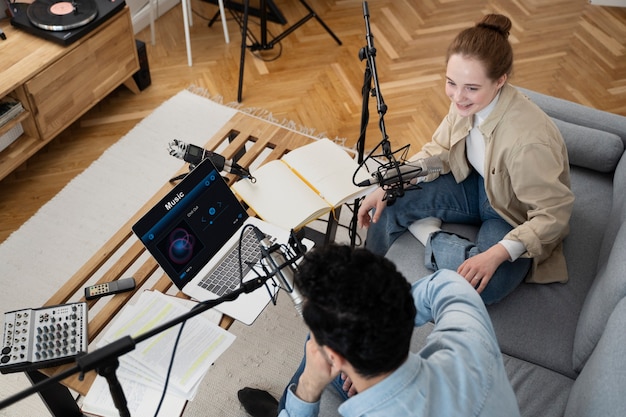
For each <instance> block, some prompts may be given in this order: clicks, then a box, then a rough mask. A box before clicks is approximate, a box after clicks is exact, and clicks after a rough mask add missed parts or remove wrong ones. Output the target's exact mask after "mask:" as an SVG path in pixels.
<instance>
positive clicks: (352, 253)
mask: <svg viewBox="0 0 626 417" xmlns="http://www.w3.org/2000/svg"><path fill="white" fill-rule="evenodd" d="M295 284H296V287H297V288H298V289H299V290H300V292H301V293H302V295H303V297H304V299H305V301H304V305H303V311H302V314H303V317H304V321H305V323H306V324H307V326H308V327H309V329H310V330H311V333H313V335H314V336H315V339H316V340H317V342H318V343H319V344H320V345H323V346H328V347H329V348H331V349H333V350H335V351H336V352H338V353H339V354H341V355H342V356H343V357H345V358H346V359H347V360H348V362H350V364H351V365H352V366H353V367H354V369H355V370H356V371H357V372H358V373H359V374H360V375H362V376H364V377H373V376H377V375H380V374H383V373H386V372H390V371H393V370H395V369H396V368H398V367H399V366H400V365H401V364H402V363H403V362H404V361H405V360H406V358H407V355H408V352H409V344H410V341H411V335H412V332H413V327H414V323H415V314H416V309H415V304H414V302H413V297H412V295H411V286H410V284H409V283H408V282H407V281H406V279H405V278H404V277H403V276H402V274H401V273H400V272H399V271H398V270H397V269H396V267H395V265H394V264H393V263H392V262H391V261H389V260H388V259H386V258H384V257H382V256H378V255H375V254H373V253H371V252H370V251H368V250H367V249H360V248H357V249H353V248H351V247H349V246H344V245H336V244H330V245H327V246H323V247H317V248H314V249H312V250H311V251H309V252H308V253H307V254H306V255H305V257H304V259H303V261H302V262H301V264H300V267H299V270H298V272H297V273H296V276H295Z"/></svg>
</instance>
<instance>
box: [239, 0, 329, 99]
mask: <svg viewBox="0 0 626 417" xmlns="http://www.w3.org/2000/svg"><path fill="white" fill-rule="evenodd" d="M299 1H300V3H301V4H302V5H303V6H304V7H305V8H306V9H307V11H308V14H307V15H306V16H304V17H303V18H302V19H300V20H298V21H297V22H296V23H294V24H293V25H292V26H290V27H289V28H287V30H285V31H284V32H282V33H281V34H279V35H278V36H276V37H274V38H273V39H271V40H269V41H268V36H267V18H268V15H267V9H268V7H271V8H272V10H277V9H276V5H274V4H273V2H272V0H260V1H259V16H260V19H261V25H260V26H261V40H260V41H259V40H257V39H256V38H255V37H254V36H253V35H251V34H249V33H248V17H249V14H250V0H244V7H243V17H242V19H241V20H240V19H239V18H237V17H236V18H235V19H236V20H237V23H238V24H239V26H240V27H241V30H242V33H241V58H240V62H239V86H238V89H237V101H238V102H240V103H241V99H242V92H243V71H244V66H245V56H246V48H250V50H251V51H259V50H269V49H272V48H274V46H275V45H276V44H277V43H278V42H280V41H281V40H283V39H284V38H285V37H287V36H288V35H289V34H291V33H292V32H293V31H295V30H296V29H298V28H299V27H300V26H302V25H303V24H305V23H306V22H307V21H309V20H310V19H312V18H315V20H317V21H318V22H319V24H320V25H322V27H323V28H324V29H325V30H326V32H328V34H329V35H330V36H332V38H333V39H334V40H335V41H336V42H337V44H338V45H341V40H340V39H339V38H338V37H337V36H336V35H335V34H334V33H333V31H332V30H331V29H330V28H329V27H328V26H327V25H326V23H324V21H323V20H322V19H321V18H320V17H319V16H318V15H317V13H315V11H314V10H313V9H312V8H311V6H309V5H308V4H307V3H306V1H304V0H299ZM248 36H250V38H251V39H252V41H253V43H252V44H251V45H249V46H247V45H246V40H247V38H248Z"/></svg>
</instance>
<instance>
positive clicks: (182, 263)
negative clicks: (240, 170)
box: [132, 160, 290, 325]
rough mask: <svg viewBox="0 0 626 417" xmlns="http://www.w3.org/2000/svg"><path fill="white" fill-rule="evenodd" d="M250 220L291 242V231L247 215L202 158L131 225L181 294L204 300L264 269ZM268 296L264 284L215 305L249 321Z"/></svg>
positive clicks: (281, 241) (272, 235)
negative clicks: (260, 263)
mask: <svg viewBox="0 0 626 417" xmlns="http://www.w3.org/2000/svg"><path fill="white" fill-rule="evenodd" d="M248 225H254V226H256V227H257V228H258V229H260V230H261V231H262V232H263V234H265V235H266V236H267V237H268V238H269V239H270V241H271V242H273V243H278V244H284V245H288V244H289V237H290V232H289V231H287V230H284V229H282V228H280V227H277V226H274V225H272V224H269V223H267V222H264V221H262V220H259V219H257V218H255V217H250V216H249V215H248V214H247V213H246V210H245V209H244V207H243V206H242V205H241V203H240V202H239V200H238V199H237V197H236V196H235V194H234V193H233V192H232V191H231V189H230V187H229V186H228V184H226V182H225V181H224V179H223V178H222V177H221V176H220V174H219V172H218V171H217V170H216V168H215V167H214V166H213V164H212V163H211V162H210V161H209V160H205V161H204V162H202V163H201V164H199V165H198V166H197V167H196V168H195V169H194V170H193V171H191V172H190V173H189V174H188V175H187V176H186V177H185V178H184V179H183V180H182V181H181V182H180V183H178V184H177V185H176V186H175V187H174V188H173V189H172V190H171V191H170V192H169V193H168V194H167V195H166V196H165V197H164V198H163V199H162V200H161V201H160V202H159V203H157V204H156V205H155V206H154V207H153V208H152V209H150V211H148V213H146V214H145V215H144V216H143V217H142V218H141V219H140V220H139V221H138V222H137V223H136V224H135V225H134V226H133V228H132V229H133V232H134V233H135V234H136V235H137V237H138V238H139V239H140V240H141V242H142V243H143V244H144V245H145V247H146V249H147V250H148V251H149V252H150V254H151V255H152V256H153V257H154V258H155V259H156V261H157V262H158V263H159V265H160V266H161V268H163V270H164V271H165V273H166V274H167V275H168V276H169V277H170V279H171V280H172V281H173V282H174V284H175V285H176V286H177V287H178V288H179V289H180V290H181V291H182V292H183V293H184V294H186V295H188V296H189V297H191V298H193V299H195V300H198V301H205V300H211V299H215V298H218V297H220V296H222V295H223V294H224V293H228V292H230V291H232V290H234V289H236V288H238V287H239V286H240V283H241V282H242V278H241V277H242V276H243V282H246V281H248V280H250V279H253V278H255V277H257V276H258V275H257V272H258V273H259V274H261V275H264V272H263V270H262V269H261V267H260V266H259V264H258V262H259V261H260V259H261V251H260V244H259V240H258V237H257V236H256V235H255V234H254V232H253V230H252V228H251V227H250V226H248ZM240 242H241V245H240ZM240 252H241V255H240ZM240 259H241V262H240V261H239V260H240ZM255 271H256V272H255ZM222 281H226V282H222ZM270 300H271V298H270V291H268V289H266V288H264V287H262V288H259V289H257V290H256V291H253V292H251V293H248V294H241V295H240V296H239V297H238V298H237V299H236V300H234V301H229V302H225V303H222V304H220V305H218V306H217V307H215V308H216V310H218V311H220V312H221V313H223V314H226V315H228V316H230V317H232V318H234V319H236V320H238V321H241V322H242V323H245V324H247V325H249V324H252V323H253V322H254V320H255V319H256V318H257V317H258V316H259V314H260V313H261V312H262V311H263V309H264V308H265V307H266V306H267V304H268V302H269V301H270Z"/></svg>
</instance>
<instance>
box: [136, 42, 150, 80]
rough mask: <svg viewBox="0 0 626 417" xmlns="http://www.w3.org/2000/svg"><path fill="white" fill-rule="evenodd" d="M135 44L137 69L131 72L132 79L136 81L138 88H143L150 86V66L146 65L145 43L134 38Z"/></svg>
mask: <svg viewBox="0 0 626 417" xmlns="http://www.w3.org/2000/svg"><path fill="white" fill-rule="evenodd" d="M135 44H136V45H137V55H139V71H137V72H136V73H134V74H133V79H134V80H135V82H136V83H137V87H139V90H142V91H143V90H145V89H146V88H148V86H150V83H151V82H152V80H151V79H150V67H149V66H148V53H147V52H146V44H145V42H142V41H140V40H135Z"/></svg>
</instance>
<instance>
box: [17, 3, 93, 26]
mask: <svg viewBox="0 0 626 417" xmlns="http://www.w3.org/2000/svg"><path fill="white" fill-rule="evenodd" d="M97 14H98V6H97V5H96V2H95V0H71V1H64V0H35V2H33V3H32V4H31V5H30V6H28V8H27V9H26V15H27V16H28V20H30V23H32V24H33V26H36V27H38V28H40V29H45V30H53V31H61V30H70V29H75V28H78V27H81V26H84V25H86V24H87V23H89V22H91V21H92V20H93V19H95V18H96V16H97Z"/></svg>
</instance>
